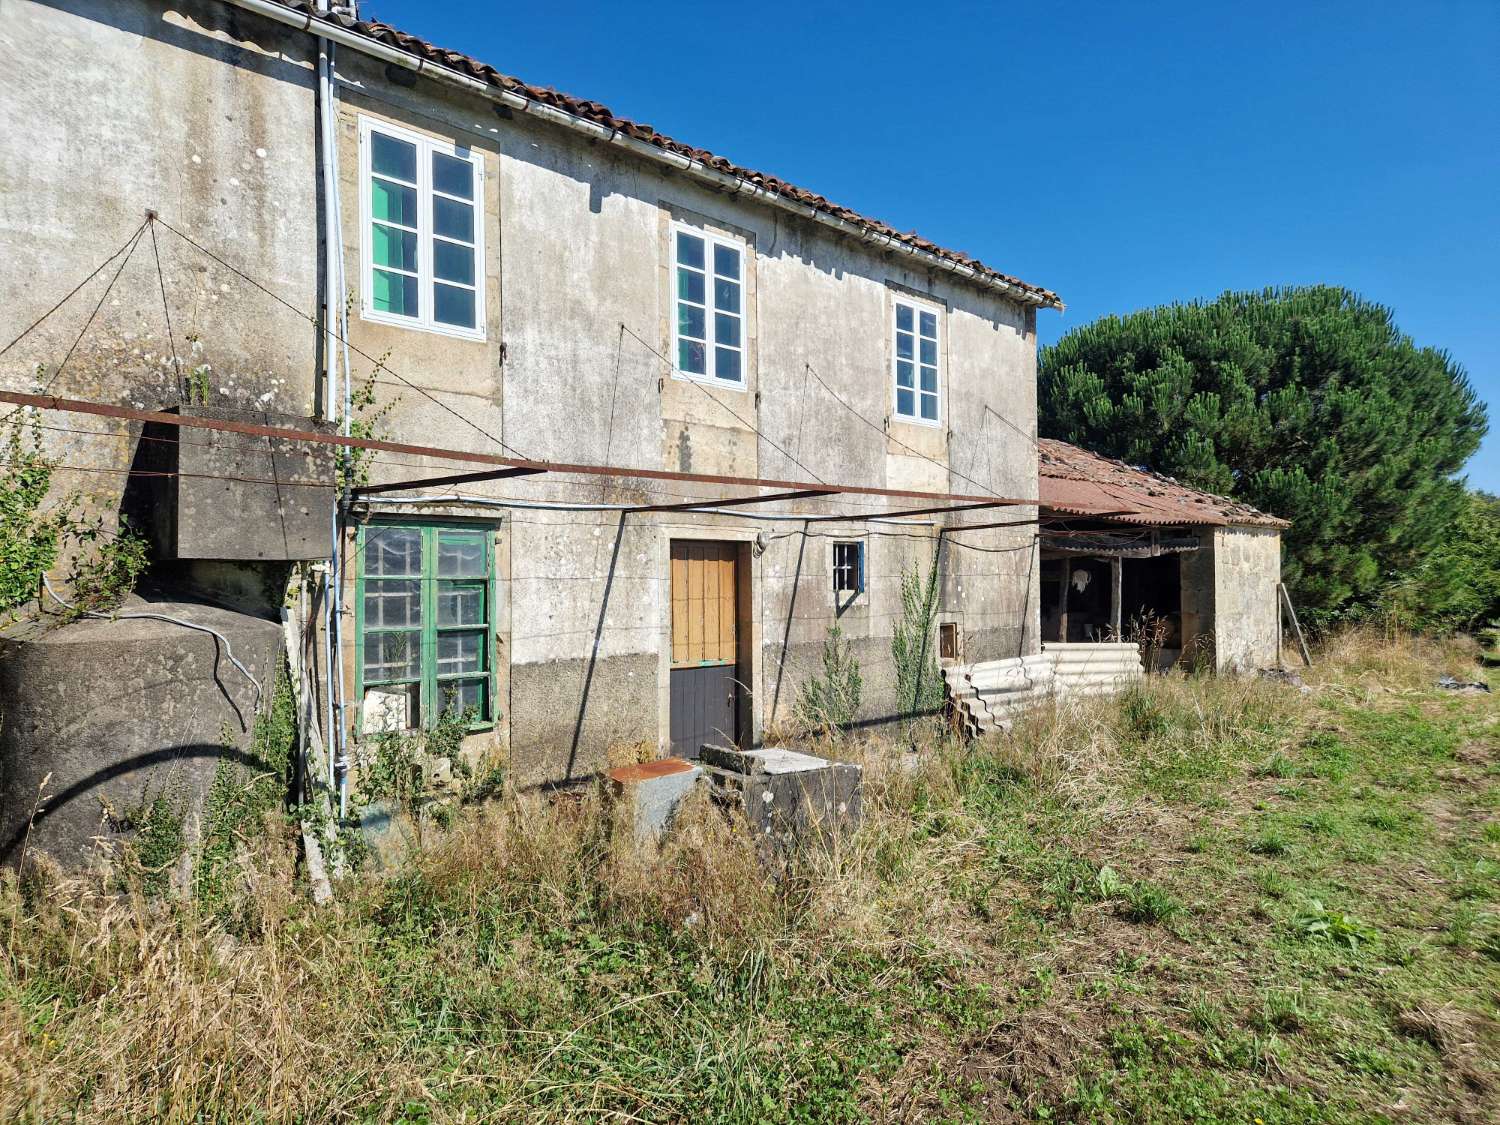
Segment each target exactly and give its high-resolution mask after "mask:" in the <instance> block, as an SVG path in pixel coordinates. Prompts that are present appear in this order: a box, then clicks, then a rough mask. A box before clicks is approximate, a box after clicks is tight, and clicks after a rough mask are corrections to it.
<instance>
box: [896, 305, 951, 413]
mask: <svg viewBox="0 0 1500 1125" xmlns="http://www.w3.org/2000/svg"><path fill="white" fill-rule="evenodd" d="M939 313H940V310H939V309H938V308H937V306H935V305H929V304H926V303H921V302H917V301H913V300H909V299H907V298H905V297H898V298H896V317H895V320H896V323H895V345H896V346H895V349H894V352H893V364H894V366H893V374H894V376H895V393H896V417H898V418H902V419H904V420H906V421H908V422H919V423H921V424H923V425H927V426H938V425H941V424H942V416H943V412H942V409H941V391H940V389H939V388H940V385H941V379H942V373H941V367H942V363H941V360H940V358H939V357H940V356H941V355H942V351H941V349H940V347H939V337H938V325H939V319H940V318H939Z"/></svg>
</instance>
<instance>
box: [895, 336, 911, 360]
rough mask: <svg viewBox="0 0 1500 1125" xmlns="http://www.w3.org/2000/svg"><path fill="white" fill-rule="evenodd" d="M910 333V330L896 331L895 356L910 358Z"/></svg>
mask: <svg viewBox="0 0 1500 1125" xmlns="http://www.w3.org/2000/svg"><path fill="white" fill-rule="evenodd" d="M912 339H913V337H912V334H911V333H910V332H897V333H896V356H897V357H898V358H900V359H911V357H912V355H911V351H912Z"/></svg>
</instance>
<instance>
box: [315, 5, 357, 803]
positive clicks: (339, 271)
mask: <svg viewBox="0 0 1500 1125" xmlns="http://www.w3.org/2000/svg"><path fill="white" fill-rule="evenodd" d="M317 8H318V13H319V15H320V16H326V15H328V12H329V5H328V0H318V4H317ZM332 78H333V43H332V41H330V40H329V39H325V38H322V37H319V39H318V134H319V136H318V141H319V145H318V149H319V156H320V159H321V162H322V165H323V168H322V172H323V192H322V195H323V374H324V378H323V417H324V419H325V420H326V421H330V422H331V421H335V420H338V419H339V415H340V414H341V413H342V414H343V415H344V417H343V419H342V422H343V431H344V432H345V433H348V432H349V431H348V426H349V419H348V413H347V412H348V407H347V405H346V406H345V408H344V410H343V411H340V410H338V408H337V407H336V406H335V403H336V402H337V401H338V400H339V399H340V398H344V399H345V401H346V402H347V396H345V395H340V393H339V377H338V365H339V357H340V355H341V351H342V349H341V347H340V339H339V337H340V336H341V335H343V336H347V333H340V331H339V327H338V326H339V325H340V324H341V322H342V319H343V314H342V310H343V263H342V257H343V254H342V242H343V238H342V235H341V233H340V230H339V216H338V211H337V207H336V202H337V198H338V197H337V192H338V162H337V153H336V149H335V146H334V129H335V128H336V127H337V122H336V120H335V117H334V112H333V81H332ZM343 456H347V454H343ZM342 502H343V498H342V497H335V499H334V504H333V511H332V512H331V513H330V514H329V518H330V531H331V533H332V539H333V542H332V549H331V551H330V553H329V559H328V576H327V587H326V589H327V593H328V597H327V600H326V602H325V605H326V607H327V616H326V617H325V619H324V633H325V637H326V640H327V650H328V651H327V655H328V709H327V712H328V737H327V738H326V739H325V740H324V744H325V746H326V747H327V753H328V788H329V791H330V792H332V791H334V790H337V791H338V794H339V816H340V817H343V816H345V815H347V812H348V779H347V761H346V760H345V757H344V750H345V742H344V704H345V700H344V691H343V679H344V675H343V666H344V659H343V643H342V634H343V628H342V619H343V568H342V558H343V546H344V544H343V531H344V520H343V511H342Z"/></svg>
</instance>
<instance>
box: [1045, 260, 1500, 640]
mask: <svg viewBox="0 0 1500 1125" xmlns="http://www.w3.org/2000/svg"><path fill="white" fill-rule="evenodd" d="M1040 362H1041V367H1040V379H1039V388H1038V394H1039V400H1040V401H1039V409H1040V420H1039V424H1040V429H1041V432H1042V433H1043V434H1044V435H1047V436H1050V437H1057V438H1061V439H1063V440H1065V441H1071V442H1075V443H1076V444H1078V445H1082V446H1085V447H1086V448H1089V449H1092V450H1095V451H1097V452H1099V453H1104V454H1107V455H1110V456H1114V457H1119V458H1121V459H1123V460H1125V461H1128V462H1129V463H1131V464H1136V465H1145V466H1148V467H1150V468H1152V469H1155V470H1157V471H1159V472H1163V473H1167V474H1168V475H1171V476H1174V477H1177V478H1178V479H1180V480H1182V481H1183V482H1184V483H1187V484H1192V485H1195V486H1197V487H1199V488H1204V489H1207V490H1209V491H1212V492H1217V493H1222V494H1224V495H1228V496H1233V497H1235V498H1237V499H1240V500H1244V501H1245V502H1247V503H1250V504H1253V505H1255V506H1256V507H1258V508H1260V509H1262V510H1264V511H1267V512H1270V513H1272V514H1274V515H1278V516H1281V517H1283V518H1284V519H1288V520H1290V521H1292V527H1291V529H1290V530H1289V531H1288V532H1287V533H1286V537H1285V545H1286V550H1285V567H1284V577H1285V580H1286V582H1287V584H1288V586H1289V587H1290V588H1291V590H1292V594H1293V597H1294V599H1295V600H1296V601H1297V603H1298V605H1299V607H1305V608H1306V609H1307V610H1308V611H1309V612H1310V615H1311V616H1312V617H1313V618H1314V619H1318V618H1323V619H1326V618H1329V617H1331V616H1334V615H1336V614H1337V613H1339V612H1340V611H1342V610H1344V609H1346V608H1348V607H1350V606H1352V605H1357V604H1360V603H1362V602H1368V601H1369V600H1371V599H1372V598H1373V597H1374V596H1375V595H1376V594H1377V592H1378V591H1379V590H1380V589H1381V588H1382V587H1383V586H1384V585H1385V584H1386V583H1388V582H1389V581H1391V580H1392V579H1394V578H1397V577H1399V576H1400V575H1401V574H1404V573H1405V572H1407V571H1409V570H1410V569H1411V568H1412V567H1413V566H1415V565H1416V564H1417V563H1418V562H1419V561H1420V560H1421V559H1422V558H1423V557H1424V556H1425V555H1426V553H1427V552H1428V551H1430V550H1431V549H1432V548H1433V547H1434V545H1435V544H1437V543H1438V542H1439V541H1440V540H1441V539H1442V537H1443V535H1444V534H1445V532H1446V530H1447V528H1448V527H1449V525H1451V523H1452V522H1453V520H1454V519H1455V518H1456V517H1457V515H1458V514H1459V512H1460V511H1461V510H1463V506H1464V504H1465V498H1464V487H1463V483H1462V481H1459V480H1456V479H1455V478H1454V474H1456V473H1457V472H1458V471H1459V470H1460V469H1461V468H1462V467H1463V465H1464V462H1466V461H1467V460H1468V459H1469V457H1470V456H1471V455H1472V454H1473V453H1474V451H1475V450H1476V449H1478V448H1479V442H1480V439H1481V438H1482V437H1483V436H1484V433H1485V430H1486V427H1487V422H1486V418H1485V411H1484V407H1483V404H1482V403H1480V401H1479V400H1478V398H1477V396H1476V395H1475V393H1474V390H1473V388H1472V387H1471V386H1470V384H1469V381H1468V378H1467V376H1466V375H1465V373H1464V371H1463V369H1462V367H1460V366H1459V365H1458V364H1457V363H1455V362H1454V361H1453V359H1452V358H1451V357H1450V356H1449V355H1448V354H1447V353H1445V352H1442V351H1438V350H1435V349H1432V348H1419V347H1417V346H1416V345H1415V344H1414V343H1413V342H1412V340H1411V338H1410V337H1408V336H1405V335H1403V334H1402V333H1401V332H1400V331H1399V330H1398V329H1397V327H1396V325H1395V323H1394V320H1393V317H1392V314H1391V311H1390V310H1389V309H1386V308H1384V307H1382V306H1380V305H1377V304H1374V303H1372V302H1370V301H1366V300H1364V299H1362V298H1361V297H1359V296H1357V295H1356V294H1354V293H1351V292H1349V291H1348V290H1346V289H1340V288H1335V287H1331V286H1311V287H1307V288H1290V289H1267V290H1264V291H1262V292H1259V293H1225V294H1224V295H1223V296H1221V297H1219V298H1218V299H1217V300H1214V301H1211V302H1207V303H1204V302H1193V303H1190V304H1174V305H1166V306H1161V307H1158V308H1154V309H1147V310H1144V311H1141V312H1137V313H1132V314H1130V315H1128V316H1124V317H1116V316H1110V317H1105V318H1103V319H1102V320H1098V321H1095V322H1094V323H1093V324H1089V325H1085V326H1084V327H1082V328H1079V329H1077V330H1075V331H1073V332H1070V333H1069V334H1068V335H1066V336H1064V337H1063V338H1062V339H1061V340H1059V341H1058V342H1057V343H1056V344H1055V345H1053V346H1052V347H1049V348H1044V349H1043V350H1042V354H1041V361H1040Z"/></svg>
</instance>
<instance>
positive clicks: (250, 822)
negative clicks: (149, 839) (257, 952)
mask: <svg viewBox="0 0 1500 1125" xmlns="http://www.w3.org/2000/svg"><path fill="white" fill-rule="evenodd" d="M227 741H228V740H227V739H226V742H227ZM296 751H297V701H296V696H295V695H294V693H293V691H292V684H291V678H290V677H289V676H288V675H287V673H286V670H285V669H284V668H283V669H280V670H278V672H277V675H276V681H275V685H274V686H273V688H272V691H271V699H270V705H269V706H268V707H267V708H266V709H265V710H264V711H263V712H262V713H261V714H260V715H259V716H257V718H256V720H255V725H254V726H253V727H252V728H251V734H250V745H249V747H248V749H247V751H246V753H245V756H244V758H243V759H242V760H236V757H235V756H228V757H225V758H224V759H223V760H221V761H220V762H219V765H218V767H217V769H216V770H215V771H214V780H213V784H212V786H211V787H210V788H209V791H208V794H207V796H206V797H205V798H204V801H203V838H202V841H201V842H200V844H199V847H198V849H197V854H196V855H195V856H194V863H193V895H194V898H195V899H196V901H197V906H198V909H200V910H201V911H203V912H204V913H206V914H208V915H210V916H212V917H214V918H216V919H217V920H218V922H219V923H220V924H221V925H223V926H224V928H225V929H226V930H227V931H228V932H230V933H235V934H240V933H245V932H247V931H250V930H251V929H253V924H252V920H251V919H250V918H249V917H247V912H252V913H253V911H254V908H255V899H254V896H253V895H250V894H247V893H245V887H244V885H243V883H242V882H241V879H242V877H243V875H244V871H245V866H246V863H245V860H246V858H247V857H248V855H249V854H250V853H251V852H252V851H253V844H254V840H255V838H256V837H257V836H259V835H260V834H261V833H263V832H265V831H266V830H267V828H268V826H269V824H271V823H274V822H275V821H276V820H278V819H281V818H280V817H279V814H280V813H281V812H282V810H283V809H285V807H286V805H287V797H288V794H289V793H290V791H291V780H292V771H293V769H294V768H295V763H296ZM282 828H283V832H282V833H280V835H281V836H282V838H283V839H284V838H285V832H284V828H285V826H284V825H283V826H282Z"/></svg>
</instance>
